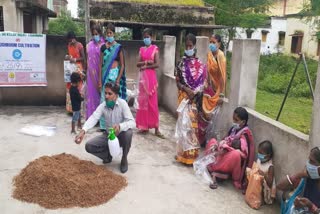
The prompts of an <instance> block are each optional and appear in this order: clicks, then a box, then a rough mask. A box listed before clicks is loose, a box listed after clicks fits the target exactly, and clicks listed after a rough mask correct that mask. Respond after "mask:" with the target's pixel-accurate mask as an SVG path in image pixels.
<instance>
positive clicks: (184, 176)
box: [0, 106, 280, 214]
mask: <svg viewBox="0 0 320 214" xmlns="http://www.w3.org/2000/svg"><path fill="white" fill-rule="evenodd" d="M70 120H71V118H70V117H69V116H67V115H66V114H65V111H64V109H63V108H62V107H3V106H1V107H0V130H1V131H0V157H1V162H0V187H1V191H0V212H1V213H2V214H7V213H8V214H9V213H10V214H13V213H28V214H29V213H36V214H40V213H41V214H42V213H48V214H49V213H50V214H51V213H77V214H78V213H95V214H96V213H111V214H112V213H117V214H122V213H123V214H124V213H126V214H127V213H132V214H135V213H137V214H157V213H159V214H160V213H161V214H163V213H165V214H170V213H172V214H178V213H184V214H188V213H190V214H191V213H192V214H195V213H196V214H206V213H208V214H213V213H230V214H231V213H280V210H279V206H278V205H274V206H264V207H262V208H261V209H260V210H259V211H255V210H252V209H251V208H249V207H248V206H247V204H246V203H245V201H244V197H243V195H242V194H241V193H240V192H239V191H237V190H236V189H234V188H233V186H232V184H231V182H226V183H224V184H222V185H221V186H220V187H219V188H218V189H217V190H214V191H213V190H211V189H209V187H208V186H207V185H205V184H203V183H202V182H201V181H199V180H198V179H197V178H196V177H195V176H194V173H193V169H192V168H191V167H185V166H183V165H181V164H178V163H176V162H175V161H174V159H173V157H174V155H175V141H174V138H173V135H174V129H175V119H174V118H172V117H171V116H170V115H168V114H167V113H165V112H161V119H160V120H161V122H160V123H161V125H160V127H161V130H162V132H163V133H164V134H165V135H166V136H168V139H167V140H161V139H159V138H156V137H154V135H153V134H152V133H149V134H148V135H146V136H141V135H139V134H135V135H134V139H133V144H132V149H131V151H130V155H129V171H128V172H127V173H126V174H125V176H126V177H127V179H128V186H127V187H126V188H125V189H124V190H123V191H121V192H119V193H118V194H117V195H116V197H115V198H113V199H112V200H110V201H109V202H108V203H106V204H103V205H100V206H97V207H92V208H85V209H84V208H72V209H59V210H48V209H45V208H42V207H40V206H39V205H37V204H29V203H24V202H20V201H18V200H15V199H13V198H12V197H11V192H12V178H13V177H14V176H15V175H17V174H18V173H19V171H20V170H21V169H22V168H24V167H25V166H26V165H27V164H28V162H30V161H32V160H34V159H36V158H38V157H40V156H43V155H54V154H60V153H63V152H65V153H69V154H73V155H75V156H78V157H79V158H81V159H84V160H90V161H93V162H94V163H96V164H102V163H101V161H100V160H99V159H97V158H95V157H94V156H92V155H90V154H87V153H86V152H85V149H84V145H85V144H84V143H82V144H81V145H76V144H75V143H74V142H73V139H74V136H72V135H71V134H70ZM26 124H36V125H56V126H57V133H56V135H55V136H53V137H32V136H27V135H23V134H20V133H18V130H19V129H20V128H22V127H23V126H25V125H26ZM98 134H99V133H98V132H96V130H92V131H90V132H89V133H88V134H87V135H86V139H85V140H87V139H89V138H91V137H93V136H96V135H98ZM106 167H108V168H109V169H111V170H113V171H114V172H116V173H119V169H118V168H119V160H114V161H113V162H112V163H111V164H108V165H106Z"/></svg>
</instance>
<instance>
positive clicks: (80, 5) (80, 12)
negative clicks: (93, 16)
mask: <svg viewBox="0 0 320 214" xmlns="http://www.w3.org/2000/svg"><path fill="white" fill-rule="evenodd" d="M84 3H85V1H84V0H78V17H79V18H80V19H84V14H85V9H84Z"/></svg>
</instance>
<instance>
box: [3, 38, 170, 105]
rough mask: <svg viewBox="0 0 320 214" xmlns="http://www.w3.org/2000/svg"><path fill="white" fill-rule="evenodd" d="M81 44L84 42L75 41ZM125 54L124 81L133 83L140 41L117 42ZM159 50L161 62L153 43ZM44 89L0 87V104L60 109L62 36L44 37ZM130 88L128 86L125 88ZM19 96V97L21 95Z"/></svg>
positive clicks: (62, 94)
mask: <svg viewBox="0 0 320 214" xmlns="http://www.w3.org/2000/svg"><path fill="white" fill-rule="evenodd" d="M78 40H79V41H80V42H82V44H85V43H84V41H85V39H84V38H78ZM120 43H121V44H122V45H123V48H124V50H125V52H124V53H125V60H126V71H127V78H129V79H133V80H137V78H138V72H139V70H138V69H137V67H136V63H137V59H138V53H139V48H140V47H141V46H142V45H143V42H142V41H120ZM155 44H156V45H158V47H159V49H160V62H161V61H162V62H163V55H164V54H163V48H164V43H163V42H161V41H158V42H155ZM46 52H47V53H46V54H47V55H46V61H47V81H48V86H47V87H16V88H1V87H0V104H2V105H64V104H65V93H66V91H65V83H64V80H63V60H64V56H65V55H66V54H67V43H66V40H65V38H64V37H62V36H47V48H46ZM164 64H165V63H160V65H161V66H160V68H159V69H158V76H159V77H160V74H161V73H162V70H163V68H162V65H164ZM128 87H132V85H128ZM22 94H23V97H21V95H22Z"/></svg>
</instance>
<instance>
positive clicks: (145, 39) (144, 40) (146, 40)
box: [143, 37, 151, 46]
mask: <svg viewBox="0 0 320 214" xmlns="http://www.w3.org/2000/svg"><path fill="white" fill-rule="evenodd" d="M143 42H144V44H145V45H146V46H149V45H151V38H150V37H147V38H144V39H143Z"/></svg>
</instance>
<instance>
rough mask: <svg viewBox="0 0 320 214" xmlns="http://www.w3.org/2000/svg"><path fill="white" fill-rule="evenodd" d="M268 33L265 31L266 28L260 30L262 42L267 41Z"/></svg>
mask: <svg viewBox="0 0 320 214" xmlns="http://www.w3.org/2000/svg"><path fill="white" fill-rule="evenodd" d="M268 33H269V31H267V30H262V31H261V36H262V37H261V41H262V42H266V41H267V35H268Z"/></svg>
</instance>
